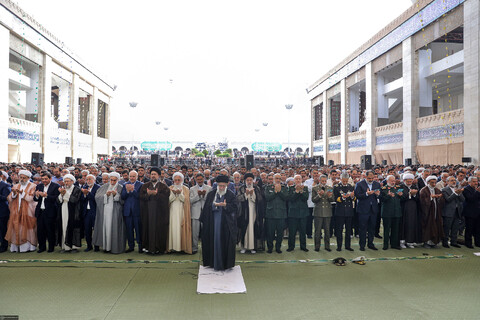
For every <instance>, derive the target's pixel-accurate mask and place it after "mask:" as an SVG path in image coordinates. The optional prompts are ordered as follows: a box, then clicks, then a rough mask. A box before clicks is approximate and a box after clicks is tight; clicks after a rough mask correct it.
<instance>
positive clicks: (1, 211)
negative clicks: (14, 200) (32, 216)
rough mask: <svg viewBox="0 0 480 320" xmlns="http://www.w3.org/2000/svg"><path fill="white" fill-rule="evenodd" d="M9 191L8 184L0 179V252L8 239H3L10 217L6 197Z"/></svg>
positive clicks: (5, 246)
mask: <svg viewBox="0 0 480 320" xmlns="http://www.w3.org/2000/svg"><path fill="white" fill-rule="evenodd" d="M11 191H12V188H11V187H10V185H9V184H8V183H6V182H4V181H1V180H0V252H4V251H6V250H7V247H8V241H7V240H5V235H6V233H7V225H8V218H9V217H10V209H9V208H8V201H7V197H8V195H9V194H10V192H11Z"/></svg>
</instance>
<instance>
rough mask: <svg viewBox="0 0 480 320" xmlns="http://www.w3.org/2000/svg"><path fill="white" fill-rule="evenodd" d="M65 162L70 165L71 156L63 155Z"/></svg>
mask: <svg viewBox="0 0 480 320" xmlns="http://www.w3.org/2000/svg"><path fill="white" fill-rule="evenodd" d="M65 163H66V164H69V165H72V164H73V158H72V157H65Z"/></svg>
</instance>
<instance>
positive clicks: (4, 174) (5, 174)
mask: <svg viewBox="0 0 480 320" xmlns="http://www.w3.org/2000/svg"><path fill="white" fill-rule="evenodd" d="M2 175H3V176H4V177H5V179H8V173H6V172H5V171H2Z"/></svg>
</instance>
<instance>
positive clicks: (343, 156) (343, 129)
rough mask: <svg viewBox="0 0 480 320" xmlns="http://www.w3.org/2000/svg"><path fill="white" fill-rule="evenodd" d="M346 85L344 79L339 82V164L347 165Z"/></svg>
mask: <svg viewBox="0 0 480 320" xmlns="http://www.w3.org/2000/svg"><path fill="white" fill-rule="evenodd" d="M347 104H348V102H347V84H346V82H345V79H342V81H340V162H341V163H342V164H346V163H347V150H348V141H347V140H348V139H347V138H348V112H347Z"/></svg>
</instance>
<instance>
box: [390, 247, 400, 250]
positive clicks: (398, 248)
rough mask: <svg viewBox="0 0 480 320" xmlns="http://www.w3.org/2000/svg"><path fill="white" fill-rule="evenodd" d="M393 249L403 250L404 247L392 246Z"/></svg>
mask: <svg viewBox="0 0 480 320" xmlns="http://www.w3.org/2000/svg"><path fill="white" fill-rule="evenodd" d="M392 249H397V250H402V247H397V246H395V247H392Z"/></svg>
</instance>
